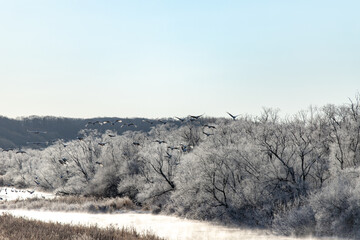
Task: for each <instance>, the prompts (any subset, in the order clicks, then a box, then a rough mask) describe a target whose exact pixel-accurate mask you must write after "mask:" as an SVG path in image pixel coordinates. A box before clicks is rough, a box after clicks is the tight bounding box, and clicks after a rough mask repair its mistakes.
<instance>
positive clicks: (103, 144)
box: [98, 142, 107, 146]
mask: <svg viewBox="0 0 360 240" xmlns="http://www.w3.org/2000/svg"><path fill="white" fill-rule="evenodd" d="M98 144H99V145H100V146H105V145H106V144H107V143H106V142H99V143H98Z"/></svg>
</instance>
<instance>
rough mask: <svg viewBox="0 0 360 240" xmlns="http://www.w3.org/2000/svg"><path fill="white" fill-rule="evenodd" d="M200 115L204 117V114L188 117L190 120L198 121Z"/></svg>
mask: <svg viewBox="0 0 360 240" xmlns="http://www.w3.org/2000/svg"><path fill="white" fill-rule="evenodd" d="M202 115H204V114H201V115H198V116H194V115H190V117H191V118H192V119H195V120H198V119H199V118H200V117H201V116H202Z"/></svg>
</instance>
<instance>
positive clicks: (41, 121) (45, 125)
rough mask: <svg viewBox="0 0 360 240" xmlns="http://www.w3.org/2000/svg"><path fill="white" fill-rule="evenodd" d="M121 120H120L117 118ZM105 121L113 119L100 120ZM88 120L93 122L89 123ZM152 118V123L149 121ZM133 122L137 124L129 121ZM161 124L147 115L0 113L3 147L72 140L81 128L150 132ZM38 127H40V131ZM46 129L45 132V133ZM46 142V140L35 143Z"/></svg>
mask: <svg viewBox="0 0 360 240" xmlns="http://www.w3.org/2000/svg"><path fill="white" fill-rule="evenodd" d="M116 120H121V122H116V123H114V122H115V121H116ZM105 121H110V123H106V124H100V123H103V122H105ZM89 122H91V123H94V124H88V123H89ZM150 122H151V123H150ZM131 123H134V124H135V125H136V127H135V126H133V125H130V126H128V125H129V124H131ZM157 124H161V122H159V121H156V120H149V119H144V118H121V119H120V118H114V117H112V118H111V117H109V118H105V117H104V118H88V119H79V118H61V117H50V116H46V117H38V116H31V117H26V118H21V119H11V118H7V117H4V116H0V148H2V149H9V148H21V147H29V148H40V147H44V146H43V145H47V144H45V142H46V143H48V144H49V143H51V142H54V141H56V140H59V139H63V140H64V141H69V140H71V139H75V138H77V137H78V136H79V131H80V130H82V129H97V130H98V131H99V132H100V133H104V132H105V131H106V130H112V131H114V132H117V133H118V134H122V133H123V132H125V131H128V130H133V131H134V130H135V131H143V132H147V131H149V130H150V127H151V126H153V125H157ZM36 131H39V133H37V132H36ZM45 132H46V133H45ZM34 143H44V144H34Z"/></svg>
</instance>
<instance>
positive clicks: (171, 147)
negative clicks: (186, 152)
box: [167, 146, 179, 150]
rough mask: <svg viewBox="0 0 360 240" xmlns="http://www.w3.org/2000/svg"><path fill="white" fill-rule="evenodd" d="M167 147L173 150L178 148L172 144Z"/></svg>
mask: <svg viewBox="0 0 360 240" xmlns="http://www.w3.org/2000/svg"><path fill="white" fill-rule="evenodd" d="M167 148H169V149H170V150H175V149H177V150H179V148H178V147H173V146H168V147H167Z"/></svg>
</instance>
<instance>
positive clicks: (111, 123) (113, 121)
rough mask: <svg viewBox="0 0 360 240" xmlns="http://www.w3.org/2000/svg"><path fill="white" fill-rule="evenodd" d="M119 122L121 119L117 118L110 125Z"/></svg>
mask: <svg viewBox="0 0 360 240" xmlns="http://www.w3.org/2000/svg"><path fill="white" fill-rule="evenodd" d="M121 122H122V120H121V119H117V120H115V121H113V122H112V123H111V124H112V125H115V123H121Z"/></svg>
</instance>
